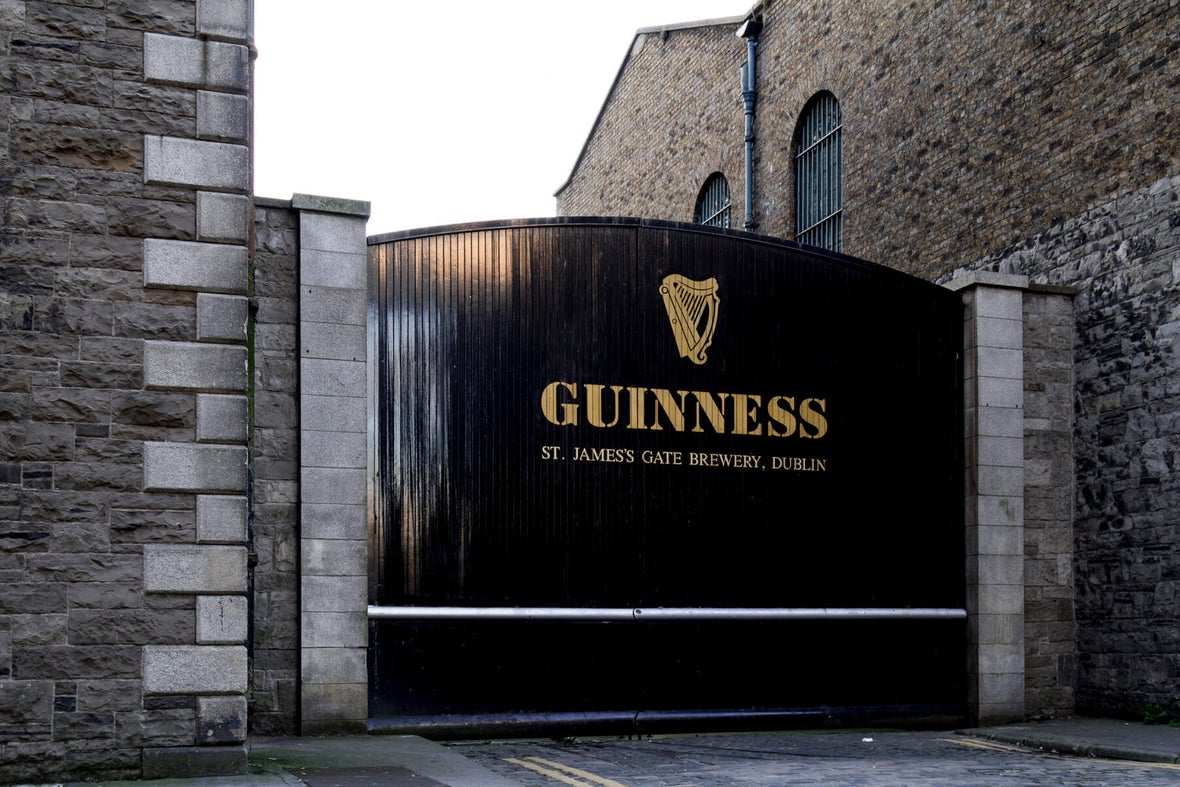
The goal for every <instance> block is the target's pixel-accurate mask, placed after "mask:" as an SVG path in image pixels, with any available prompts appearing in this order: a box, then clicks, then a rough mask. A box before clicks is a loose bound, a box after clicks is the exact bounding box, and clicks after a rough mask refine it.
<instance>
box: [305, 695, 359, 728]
mask: <svg viewBox="0 0 1180 787" xmlns="http://www.w3.org/2000/svg"><path fill="white" fill-rule="evenodd" d="M302 697H303V703H302V708H301V710H302V716H303V733H304V734H305V735H306V734H312V733H309V730H308V723H309V722H311V721H331V722H335V723H337V724H339V723H342V722H360V723H361V724H364V722H365V721H366V720H367V719H368V715H369V695H368V686H367V685H366V684H364V683H305V684H304V685H303V691H302ZM362 732H363V728H362Z"/></svg>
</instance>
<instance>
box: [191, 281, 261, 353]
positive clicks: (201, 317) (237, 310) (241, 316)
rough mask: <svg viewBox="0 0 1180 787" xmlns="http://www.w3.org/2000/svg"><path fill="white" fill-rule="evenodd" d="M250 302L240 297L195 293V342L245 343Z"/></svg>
mask: <svg viewBox="0 0 1180 787" xmlns="http://www.w3.org/2000/svg"><path fill="white" fill-rule="evenodd" d="M249 316H250V301H249V299H247V298H245V297H243V296H240V295H214V294H213V293H208V292H201V293H197V341H199V342H245V341H246V322H247V319H248V318H249Z"/></svg>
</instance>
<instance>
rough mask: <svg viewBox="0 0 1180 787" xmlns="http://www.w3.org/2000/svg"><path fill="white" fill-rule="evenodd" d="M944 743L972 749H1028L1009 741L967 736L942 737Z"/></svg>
mask: <svg viewBox="0 0 1180 787" xmlns="http://www.w3.org/2000/svg"><path fill="white" fill-rule="evenodd" d="M941 740H942V742H943V743H957V744H959V745H960V746H969V747H971V748H972V749H986V750H988V751H1007V752H1024V751H1028V749H1022V748H1020V747H1019V746H1013V745H1011V744H1008V743H999V742H997V741H985V740H975V739H967V738H942V739H941Z"/></svg>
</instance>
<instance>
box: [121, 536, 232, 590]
mask: <svg viewBox="0 0 1180 787" xmlns="http://www.w3.org/2000/svg"><path fill="white" fill-rule="evenodd" d="M143 567H144V589H145V590H146V591H147V592H148V593H220V594H225V593H244V592H245V591H246V549H245V547H237V546H212V545H156V544H148V545H146V546H145V547H144V554H143Z"/></svg>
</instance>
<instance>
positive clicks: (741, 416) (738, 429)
mask: <svg viewBox="0 0 1180 787" xmlns="http://www.w3.org/2000/svg"><path fill="white" fill-rule="evenodd" d="M747 402H753V403H754V406H753V407H751V406H750V405H749V404H747ZM761 406H762V397H761V396H759V395H758V394H734V395H733V433H734V434H746V435H753V436H755V437H757V436H758V435H760V434H762V424H760V423H757V421H758V408H759V407H761ZM751 420H752V421H754V422H755V425H754V428H753V429H750V421H751Z"/></svg>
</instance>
